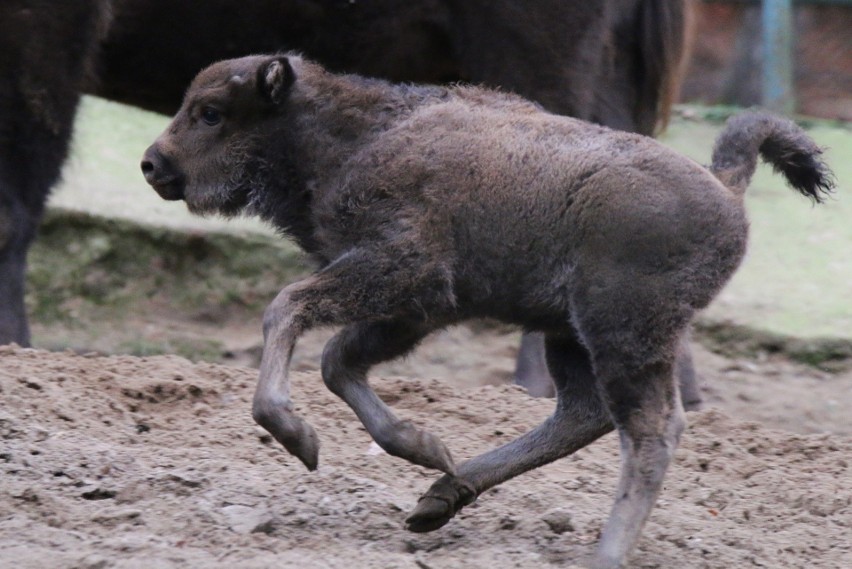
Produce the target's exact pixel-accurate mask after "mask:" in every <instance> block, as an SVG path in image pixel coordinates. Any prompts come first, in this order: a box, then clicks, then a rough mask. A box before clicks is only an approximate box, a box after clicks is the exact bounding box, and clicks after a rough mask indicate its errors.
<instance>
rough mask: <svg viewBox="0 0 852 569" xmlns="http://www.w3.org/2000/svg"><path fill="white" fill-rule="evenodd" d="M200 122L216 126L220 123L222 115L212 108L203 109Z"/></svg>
mask: <svg viewBox="0 0 852 569" xmlns="http://www.w3.org/2000/svg"><path fill="white" fill-rule="evenodd" d="M201 120H203V121H204V123H205V124H207V125H210V126H216V125H217V124H219V123H220V122H222V113H220V112H219V111H217V110H216V109H214V108H213V107H204V108H203V109H201Z"/></svg>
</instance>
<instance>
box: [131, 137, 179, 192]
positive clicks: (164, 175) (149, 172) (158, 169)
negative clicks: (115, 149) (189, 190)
mask: <svg viewBox="0 0 852 569" xmlns="http://www.w3.org/2000/svg"><path fill="white" fill-rule="evenodd" d="M140 166H141V167H142V174H143V175H144V176H145V181H146V182H148V183H149V184H150V185H151V186H152V187H153V188H154V189H155V190H156V191H157V193H158V194H160V197H161V198H163V199H166V200H182V199H183V185H184V182H183V176H181V175H180V174H179V173H178V172H176V171H175V169H174V168H173V167H172V166H171V164H170V163H169V161H168V159H167V158H166V157H165V156H163V155H162V154H161V153H160V151H159V150H157V145H156V143H155V144H152V145H151V146H149V147H148V150H146V151H145V154H144V155H143V156H142V163H141V164H140Z"/></svg>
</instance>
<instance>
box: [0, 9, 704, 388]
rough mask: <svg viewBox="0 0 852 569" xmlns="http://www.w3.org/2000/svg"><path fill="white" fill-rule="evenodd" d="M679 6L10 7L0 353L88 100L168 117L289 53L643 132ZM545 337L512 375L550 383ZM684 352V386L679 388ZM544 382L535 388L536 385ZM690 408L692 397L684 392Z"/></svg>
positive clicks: (678, 28) (664, 87) (668, 64)
mask: <svg viewBox="0 0 852 569" xmlns="http://www.w3.org/2000/svg"><path fill="white" fill-rule="evenodd" d="M686 8H687V4H686V1H685V0H671V1H666V2H660V1H658V0H597V1H590V2H564V1H562V0H529V1H527V2H514V1H511V0H371V1H370V2H356V1H354V0H313V1H310V0H302V1H297V0H255V1H253V2H243V1H239V0H206V1H201V0H197V1H193V0H183V1H174V0H112V1H110V0H76V1H75V2H62V3H56V2H50V1H48V0H6V1H4V2H3V3H2V4H0V103H2V104H0V344H4V343H8V342H12V341H14V342H17V343H19V344H21V345H27V344H29V340H30V338H29V330H28V327H27V321H26V315H25V311H24V271H25V264H26V253H27V249H28V247H29V245H30V243H31V242H32V240H33V238H34V236H35V233H36V227H37V225H38V223H39V220H40V219H41V216H42V212H43V210H44V204H45V201H46V198H47V195H48V192H49V190H50V188H51V186H52V185H53V184H54V183H55V182H56V180H57V178H58V176H59V172H60V168H61V165H62V162H63V161H64V159H65V157H66V154H67V150H68V142H69V138H70V135H71V127H72V122H73V118H74V113H75V109H76V106H77V103H78V101H79V98H80V94H81V93H82V92H84V91H87V92H90V93H94V94H97V95H101V96H104V97H107V98H110V99H113V100H117V101H122V102H125V103H130V104H133V105H136V106H139V107H142V108H145V109H149V110H154V111H159V112H164V113H169V114H171V113H173V112H175V111H176V110H177V108H178V106H179V105H180V102H181V98H182V95H183V91H184V89H185V87H186V85H188V84H189V82H190V80H191V79H192V77H194V76H195V74H196V73H197V72H198V71H200V70H201V69H202V68H203V67H205V66H207V65H208V64H209V63H211V62H213V61H215V60H219V59H223V58H228V57H236V56H239V55H244V54H247V53H254V52H274V51H278V50H290V49H297V50H300V51H302V52H304V53H305V54H306V55H308V56H310V57H312V58H314V59H316V60H318V61H321V62H322V63H324V64H325V65H326V66H327V67H328V68H330V69H332V70H336V71H353V72H357V73H359V74H362V75H371V76H378V77H384V78H387V79H391V80H397V81H414V82H428V83H437V82H453V81H465V82H472V83H482V84H486V85H490V86H498V87H501V88H503V89H505V90H509V91H514V92H516V93H518V94H520V95H523V96H525V97H527V98H530V99H533V100H535V101H537V102H539V103H541V104H542V105H543V106H544V107H546V108H547V109H549V110H551V111H554V112H557V113H561V114H566V115H572V116H576V117H579V118H583V119H587V120H590V121H594V122H598V123H601V124H604V125H607V126H611V127H614V128H619V129H623V130H631V131H636V132H640V133H645V134H650V133H652V132H653V130H654V128H655V125H657V124H659V123H660V122H661V121H663V120H664V119H665V117H666V116H667V112H668V108H669V105H670V103H671V101H672V97H673V94H674V93H675V90H676V85H677V78H678V70H679V66H680V62H681V59H682V56H683V53H684V43H685V40H684V38H685V28H686V20H687V17H686ZM543 353H544V351H543V341H542V339H541V337H537V336H526V337H525V339H524V346H523V347H522V357H521V358H520V359H519V375H520V376H521V378H524V379H526V380H530V381H532V380H538V381H534V382H532V383H530V382H528V384H529V385H530V387H531V388H532V389H533V390H534V391H537V392H540V393H544V392H547V391H549V390H551V389H552V386H551V384H550V382H549V380H546V373H547V372H546V367H545V364H544V357H543ZM688 355H689V354H688V351H687V350H684V351H683V352H682V358H681V367H682V368H683V370H684V374H683V375H684V376H687V377H690V376H691V363H690V361H689V357H688ZM543 378H544V379H545V380H544V381H542V379H543ZM684 392H685V397H686V398H687V399H689V398H693V399H695V398H696V397H697V393H696V392H695V390H694V388H693V386H692V382H690V381H688V382H687V385H685V389H684Z"/></svg>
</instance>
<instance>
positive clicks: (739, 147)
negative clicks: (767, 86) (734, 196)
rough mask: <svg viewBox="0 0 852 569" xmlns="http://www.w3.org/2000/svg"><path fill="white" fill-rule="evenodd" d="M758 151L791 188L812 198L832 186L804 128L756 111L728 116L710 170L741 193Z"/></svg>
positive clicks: (831, 178)
mask: <svg viewBox="0 0 852 569" xmlns="http://www.w3.org/2000/svg"><path fill="white" fill-rule="evenodd" d="M758 154H759V155H760V156H761V157H762V158H763V160H764V161H766V162H768V163H769V164H771V165H772V168H773V169H774V170H775V171H776V172H780V173H781V174H783V175H784V177H785V178H786V179H787V182H788V183H789V184H790V185H791V186H792V187H793V188H794V189H796V190H797V191H799V192H800V193H801V194H803V195H805V196H807V197H809V198H811V199H813V200H814V201H816V202H822V201H823V199H824V198H825V196H826V195H827V194H829V193H831V191H832V189H833V188H834V176H833V174H832V173H831V170H829V169H828V166H826V165H825V163H824V162H823V161H822V160H821V159H820V155H821V154H822V149H821V148H820V147H819V146H817V145H816V143H815V142H814V141H813V140H812V139H811V138H810V137H809V136H808V135H807V134H805V131H803V130H802V129H801V128H800V127H799V126H798V125H796V123H794V122H793V121H791V120H788V119H785V118H781V117H778V116H775V115H772V114H769V113H766V112H760V111H751V112H745V113H740V114H738V115H735V116H733V117H731V118H730V119H728V122H727V123H726V124H725V128H724V130H722V133H721V134H720V135H719V137H718V138H717V139H716V144H715V145H714V147H713V162H712V164H711V165H710V171H711V172H712V173H713V175H715V176H716V177H717V178H718V179H719V181H720V182H722V183H723V184H725V185H726V186H727V187H729V188H730V189H731V190H732V191H734V192H737V193H738V194H740V195H742V194H743V193H745V190H746V188H747V187H748V185H749V183H750V182H751V178H752V176H753V175H754V170H755V168H756V167H757V156H758Z"/></svg>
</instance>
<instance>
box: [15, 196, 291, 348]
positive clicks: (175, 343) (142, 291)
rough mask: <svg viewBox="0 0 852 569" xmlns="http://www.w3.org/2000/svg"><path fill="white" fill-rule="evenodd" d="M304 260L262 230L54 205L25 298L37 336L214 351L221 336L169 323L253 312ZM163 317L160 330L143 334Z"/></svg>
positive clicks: (218, 321)
mask: <svg viewBox="0 0 852 569" xmlns="http://www.w3.org/2000/svg"><path fill="white" fill-rule="evenodd" d="M303 261H304V260H303V258H302V256H301V254H300V253H299V252H298V251H297V250H296V249H295V248H294V247H293V246H291V245H289V244H288V243H287V242H285V241H283V240H280V239H275V238H271V237H266V236H264V235H243V236H240V237H238V236H234V235H229V234H217V233H199V232H185V231H175V230H171V229H166V228H163V227H151V226H145V225H139V224H136V223H133V222H130V221H125V220H121V219H106V218H102V217H98V216H92V215H89V214H85V213H79V212H69V211H63V210H52V211H50V212H49V213H48V215H47V217H46V219H45V221H44V223H43V225H42V227H41V230H40V236H39V239H38V240H37V241H36V244H35V246H34V247H33V250H32V253H31V255H30V262H29V274H28V278H29V289H28V291H29V292H28V294H27V305H28V306H27V307H28V310H29V313H30V314H31V315H32V318H33V320H34V321H35V322H37V323H38V326H39V328H38V329H37V330H36V332H38V331H39V330H41V331H42V334H41V335H38V334H37V335H36V338H35V339H36V343H37V344H40V345H50V346H52V347H72V348H76V349H79V348H84V347H91V346H93V345H94V346H99V348H100V349H102V350H104V351H117V352H125V353H134V354H137V355H147V354H152V353H178V354H182V355H191V354H196V356H197V357H201V356H209V355H211V354H213V353H215V352H217V351H219V352H221V349H220V348H219V347H218V344H217V343H216V342H215V341H212V340H209V339H206V338H195V339H193V338H192V335H189V336H186V334H184V332H183V331H182V330H181V326H180V325H178V324H176V325H175V326H174V328H176V329H175V331H174V333H170V332H169V326H168V323H169V322H170V321H175V322H178V323H186V322H188V323H190V324H198V325H202V326H203V325H208V326H221V325H223V324H224V323H226V322H229V321H230V320H231V319H239V318H245V315H246V314H257V313H258V312H260V311H261V310H262V308H263V307H264V306H265V305H266V304H268V303H269V301H270V300H271V299H272V298H274V296H275V295H276V294H277V293H278V291H279V290H280V289H281V288H282V286H284V285H285V284H286V283H288V282H291V281H293V280H295V279H296V278H298V277H299V276H300V275H303V274H304V273H305V272H306V271H307V268H306V265H305V263H304V262H303ZM159 319H162V326H160V327H159V328H160V329H158V330H155V331H151V332H150V333H148V334H146V332H145V328H146V326H148V325H149V324H150V323H151V321H152V320H159ZM50 327H52V328H53V329H54V330H61V331H62V332H61V333H59V337H56V336H55V335H54V336H51V333H50V332H47V328H50ZM63 338H64V339H63ZM63 344H64V345H63ZM212 359H217V358H212Z"/></svg>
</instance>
